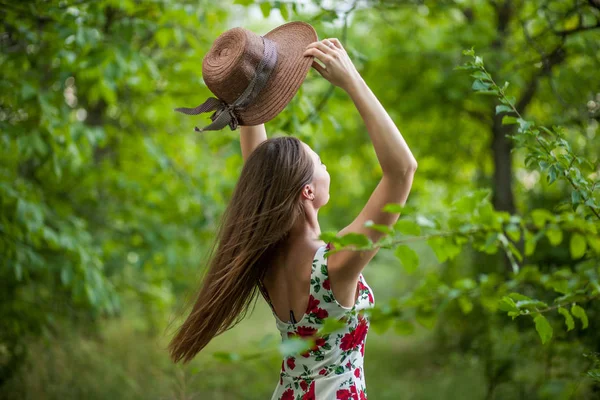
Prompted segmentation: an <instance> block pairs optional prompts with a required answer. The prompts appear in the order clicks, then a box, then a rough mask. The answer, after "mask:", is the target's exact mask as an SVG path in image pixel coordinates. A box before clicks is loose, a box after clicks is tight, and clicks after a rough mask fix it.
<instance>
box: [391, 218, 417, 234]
mask: <svg viewBox="0 0 600 400" xmlns="http://www.w3.org/2000/svg"><path fill="white" fill-rule="evenodd" d="M394 229H396V230H397V231H398V232H400V233H403V234H405V235H413V236H418V235H420V234H421V227H420V226H419V225H417V223H416V222H414V221H411V220H408V219H400V220H398V221H397V222H396V223H395V224H394Z"/></svg>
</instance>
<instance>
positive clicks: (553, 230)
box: [546, 225, 563, 246]
mask: <svg viewBox="0 0 600 400" xmlns="http://www.w3.org/2000/svg"><path fill="white" fill-rule="evenodd" d="M546 237H547V238H548V240H549V241H550V244H551V245H552V246H558V245H559V244H560V243H561V242H562V240H563V232H562V230H561V229H560V228H559V227H558V226H557V225H551V226H549V227H548V230H546Z"/></svg>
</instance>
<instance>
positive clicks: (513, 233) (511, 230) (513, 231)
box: [504, 224, 521, 242]
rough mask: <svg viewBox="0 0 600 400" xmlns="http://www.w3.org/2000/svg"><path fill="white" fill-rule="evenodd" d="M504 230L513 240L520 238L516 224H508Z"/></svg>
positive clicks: (519, 230) (516, 240)
mask: <svg viewBox="0 0 600 400" xmlns="http://www.w3.org/2000/svg"><path fill="white" fill-rule="evenodd" d="M504 230H505V231H506V234H507V235H508V237H509V238H510V240H512V241H513V242H518V241H519V240H520V239H521V229H520V228H519V227H518V226H517V225H515V224H508V225H506V228H504Z"/></svg>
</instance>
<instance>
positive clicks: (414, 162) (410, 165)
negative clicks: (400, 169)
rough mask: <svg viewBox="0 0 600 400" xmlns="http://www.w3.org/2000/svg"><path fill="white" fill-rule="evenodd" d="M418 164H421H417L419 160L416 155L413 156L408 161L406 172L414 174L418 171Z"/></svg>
mask: <svg viewBox="0 0 600 400" xmlns="http://www.w3.org/2000/svg"><path fill="white" fill-rule="evenodd" d="M418 166H419V165H418V164H417V160H416V159H415V158H414V157H412V158H411V160H410V162H409V163H408V167H407V168H406V173H407V174H412V175H414V173H415V172H416V171H417V167H418Z"/></svg>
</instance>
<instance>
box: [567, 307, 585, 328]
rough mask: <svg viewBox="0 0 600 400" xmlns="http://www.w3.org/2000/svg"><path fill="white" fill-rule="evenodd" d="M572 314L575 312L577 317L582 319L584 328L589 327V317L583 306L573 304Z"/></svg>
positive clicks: (574, 314)
mask: <svg viewBox="0 0 600 400" xmlns="http://www.w3.org/2000/svg"><path fill="white" fill-rule="evenodd" d="M571 314H573V316H574V317H577V318H579V319H580V320H581V325H582V328H583V329H585V328H587V327H588V317H587V314H586V313H585V310H584V309H583V308H581V307H579V306H578V305H577V304H573V306H572V307H571Z"/></svg>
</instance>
